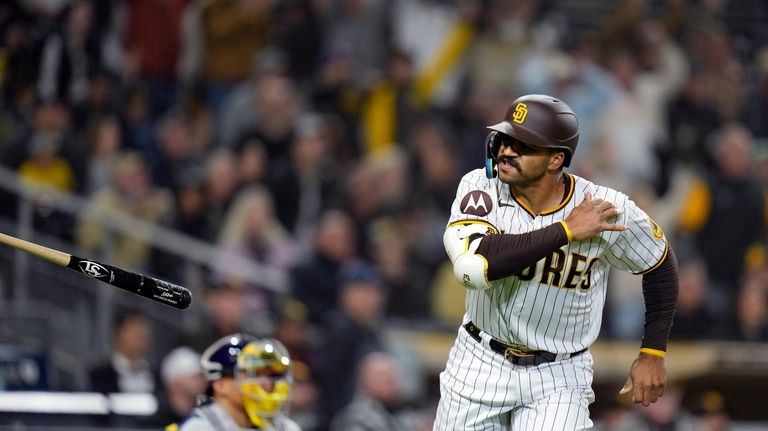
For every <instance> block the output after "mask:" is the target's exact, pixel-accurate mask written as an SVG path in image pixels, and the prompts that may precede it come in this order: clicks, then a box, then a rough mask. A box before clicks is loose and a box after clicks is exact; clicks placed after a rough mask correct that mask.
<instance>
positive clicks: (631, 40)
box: [0, 0, 768, 430]
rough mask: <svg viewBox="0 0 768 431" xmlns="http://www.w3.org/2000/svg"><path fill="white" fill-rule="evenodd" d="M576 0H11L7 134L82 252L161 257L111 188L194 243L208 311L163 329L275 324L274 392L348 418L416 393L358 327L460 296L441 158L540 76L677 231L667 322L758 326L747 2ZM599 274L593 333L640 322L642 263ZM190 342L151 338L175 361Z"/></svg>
mask: <svg viewBox="0 0 768 431" xmlns="http://www.w3.org/2000/svg"><path fill="white" fill-rule="evenodd" d="M586 3H594V2H579V1H575V0H570V1H534V0H517V1H504V0H282V1H276V0H109V1H88V0H10V1H4V2H3V3H2V5H0V86H1V88H2V93H0V162H1V163H2V165H4V166H5V167H7V168H8V169H11V170H14V171H15V172H17V173H18V175H19V177H20V178H22V179H23V180H24V181H26V182H28V183H30V184H35V185H41V186H46V187H51V188H54V189H57V190H59V191H62V192H69V193H74V194H78V195H81V196H84V197H86V198H87V199H88V202H89V204H88V208H87V209H86V210H85V214H84V216H83V217H81V218H79V219H73V218H71V217H68V216H67V215H64V214H60V213H58V212H56V211H49V210H47V209H46V208H45V207H39V208H38V209H37V211H36V213H35V224H36V227H37V228H38V229H41V230H43V231H45V232H47V233H49V234H52V235H56V236H58V237H60V238H62V239H64V240H68V241H72V242H73V243H75V244H77V247H78V249H79V250H81V251H82V252H83V253H84V254H86V255H89V256H99V255H103V254H104V253H106V252H107V251H108V252H109V255H110V256H111V261H112V262H113V263H114V264H115V265H118V266H123V267H126V268H131V269H136V270H142V271H147V272H150V273H152V274H156V275H158V276H161V277H165V278H168V279H171V280H178V279H179V278H180V277H181V274H179V273H177V271H178V269H179V268H180V266H179V265H178V264H177V263H178V262H177V261H176V260H175V259H177V258H176V257H172V256H166V255H163V253H161V252H160V251H158V250H153V249H152V247H150V246H149V245H148V244H146V243H144V242H142V241H139V240H136V239H135V238H133V237H129V236H120V235H112V234H110V233H109V232H107V231H106V230H105V229H104V227H103V226H102V225H101V224H99V223H97V222H95V221H94V217H93V216H95V215H97V214H99V213H100V212H103V211H105V210H107V209H109V210H118V211H122V212H125V213H127V214H130V215H132V216H134V217H137V218H139V219H141V220H144V221H147V222H150V223H157V224H161V225H163V226H166V227H168V228H170V229H174V230H177V231H179V232H182V233H184V234H187V235H190V236H193V237H196V238H199V239H201V240H204V241H207V242H210V243H212V244H215V245H216V246H217V247H218V248H219V250H220V256H221V257H220V260H219V261H218V262H217V264H216V265H215V268H214V269H213V270H211V271H210V273H209V274H208V276H207V277H206V286H205V292H206V295H205V303H206V309H207V310H208V311H209V316H208V317H209V318H208V319H207V321H206V324H205V325H204V327H201V328H196V329H194V330H190V331H189V334H184V335H183V336H182V337H180V340H179V342H178V344H179V345H184V346H186V347H187V348H189V349H191V351H193V352H198V353H199V352H200V351H201V350H202V349H203V348H204V347H205V346H207V345H209V344H210V343H211V342H212V341H214V340H216V339H218V338H219V337H221V336H222V335H225V334H229V333H233V332H236V331H238V330H249V331H252V332H254V331H255V332H260V331H261V332H263V328H265V327H270V328H272V330H271V332H272V333H273V334H274V335H275V336H276V337H277V338H278V339H280V340H281V341H283V343H285V344H286V346H288V348H289V349H290V350H291V354H292V356H294V358H295V359H296V362H297V363H298V364H300V366H298V367H297V369H296V387H295V390H294V399H293V401H292V402H293V404H294V406H293V412H294V415H295V416H296V417H297V418H299V421H300V422H301V423H302V425H303V426H304V427H305V429H318V430H320V429H331V428H330V427H331V426H332V424H334V426H337V427H338V428H337V429H344V426H345V425H339V424H340V423H342V422H343V421H354V420H355V417H356V415H360V414H363V413H361V412H355V411H354V409H356V408H363V409H365V408H371V407H370V403H368V404H366V403H360V402H359V397H360V396H362V397H367V398H366V399H371V400H375V402H376V403H381V405H384V406H387V407H391V408H390V409H376V411H377V412H379V413H380V414H388V413H387V412H391V411H395V409H394V407H395V406H396V405H398V404H399V403H401V399H402V398H403V397H404V398H406V399H408V398H410V400H411V401H413V398H417V397H414V392H418V391H414V390H412V388H411V390H410V393H408V392H409V391H408V390H406V389H408V388H407V386H408V385H407V382H403V383H402V386H403V388H401V389H397V382H393V381H390V382H389V384H391V385H393V387H395V389H392V390H393V391H395V392H397V390H401V391H402V392H403V394H400V395H398V394H397V393H395V394H393V393H385V394H380V393H377V392H376V391H374V393H369V392H370V391H369V392H366V390H368V389H370V388H380V387H381V386H383V385H385V383H382V382H378V383H370V382H368V381H367V380H366V379H369V380H370V379H375V378H378V379H387V378H390V377H391V379H396V377H395V376H394V375H390V373H388V370H389V368H387V367H389V366H390V361H391V358H390V357H389V356H385V355H383V354H381V353H378V355H379V356H367V355H368V354H369V353H371V352H380V351H383V350H386V341H385V340H384V339H383V337H382V331H383V328H384V327H385V325H386V324H387V322H391V321H408V322H417V323H428V324H430V325H437V326H439V325H444V327H454V326H455V325H456V323H458V322H459V321H460V319H461V314H462V313H463V288H462V287H461V286H460V285H459V284H458V283H457V282H455V281H454V280H453V278H452V271H451V270H450V266H449V265H450V262H448V260H447V257H446V255H445V251H444V249H443V245H442V234H443V230H444V228H445V222H446V220H447V217H448V215H449V213H450V206H451V203H452V201H453V199H454V197H455V196H454V195H453V194H454V193H455V189H456V185H457V184H458V181H459V179H460V178H461V176H462V175H463V174H464V173H466V172H467V171H469V170H471V169H475V168H478V167H481V164H482V148H481V144H482V142H483V138H484V136H485V132H484V130H485V129H484V127H485V126H486V125H489V124H494V123H496V122H498V121H500V118H499V115H500V113H503V112H505V110H506V107H507V105H508V104H509V103H510V101H511V100H513V99H514V98H515V97H517V96H518V95H521V94H528V93H542V94H552V95H554V96H557V97H560V98H562V99H563V100H565V101H567V103H568V104H569V105H570V106H571V107H573V109H574V111H575V112H576V114H577V116H578V118H579V121H580V133H581V134H580V139H579V147H578V150H577V151H576V154H575V158H574V162H573V164H572V171H573V172H574V173H576V174H578V175H582V176H585V177H587V178H590V179H593V180H595V182H599V183H601V184H605V185H607V186H610V187H613V188H617V189H619V190H623V191H625V192H626V193H627V194H628V195H629V196H630V197H631V198H632V199H633V200H635V201H636V202H637V203H638V204H639V205H640V206H641V207H642V208H644V209H645V210H646V211H647V212H648V213H649V214H650V215H651V216H652V217H653V218H654V220H655V221H656V222H658V224H659V225H660V226H662V227H663V228H664V229H665V233H666V235H667V236H668V237H670V239H671V241H672V242H673V243H674V244H675V249H676V251H677V254H678V257H679V260H680V274H681V280H680V281H681V285H680V298H679V307H678V312H677V316H676V321H675V326H674V328H673V331H672V337H673V338H683V339H685V338H696V339H702V338H705V339H728V340H744V341H768V261H767V260H766V237H765V226H766V221H767V220H768V218H767V217H768V208H767V207H766V186H768V25H766V23H768V5H766V3H764V2H752V1H746V0H741V1H739V0H731V1H728V0H722V1H719V0H698V1H697V0H673V1H668V2H667V1H642V0H622V1H619V2H610V1H604V2H597V3H598V4H601V6H599V7H597V6H593V8H594V10H587V11H586V12H585V11H584V9H585V7H584V4H586ZM579 11H581V13H579ZM594 11H598V12H600V13H599V14H597V13H594ZM3 199H11V198H10V197H6V196H3ZM14 208H15V207H14V206H13V205H10V204H8V205H6V204H4V205H2V207H1V208H0V212H1V213H2V215H4V216H8V217H16V214H14ZM106 247H109V250H107V249H106ZM236 256H246V257H248V258H250V259H253V260H255V261H258V262H261V263H263V264H265V265H268V266H270V267H273V268H277V269H280V270H284V271H286V272H287V273H288V274H290V280H291V283H290V292H289V294H288V295H278V294H275V293H273V292H272V291H271V290H270V289H268V288H267V287H268V286H259V285H256V284H253V283H245V282H243V281H242V280H240V279H239V278H238V277H237V270H236V268H232V267H231V266H232V262H235V261H236V259H232V257H236ZM608 295H609V302H608V306H607V310H608V311H607V313H606V316H605V319H606V323H605V324H604V325H603V328H604V330H605V334H604V335H603V336H604V337H606V338H607V337H614V338H619V339H624V338H626V339H637V337H639V335H640V334H641V333H642V325H643V315H644V310H643V307H642V306H641V304H642V289H641V286H640V278H639V277H630V276H626V275H624V274H623V273H618V272H617V273H616V274H615V275H613V276H612V280H611V286H610V288H609V293H608ZM619 316H620V317H621V318H619ZM265 321H268V322H269V323H270V325H267V326H265V325H264V322H265ZM121 323H122V321H121ZM118 344H119V343H115V345H118ZM133 347H134V349H135V348H136V346H133ZM139 347H140V346H139ZM139 353H140V352H139ZM188 353H189V350H184V351H182V352H181V353H179V352H176V354H175V355H173V356H171V355H170V354H169V355H168V357H169V358H170V359H176V360H179V361H183V360H186V362H182V363H183V364H185V367H182V368H183V370H184V371H188V370H192V371H194V366H193V365H189V364H190V361H189V360H188V357H189V355H188ZM129 356H130V355H129ZM134 356H136V359H137V360H144V358H143V356H142V355H141V354H139V355H134ZM364 358H366V359H365V360H364ZM360 364H362V365H363V366H362V367H360V378H359V380H355V378H354V373H353V372H352V371H351V370H355V369H357V368H358V365H360ZM153 366H157V368H160V367H159V366H160V364H159V363H158V364H153ZM366 367H368V368H370V367H378V368H381V369H383V370H384V371H371V370H368V369H367V368H366ZM164 368H165V369H167V370H174V367H164ZM175 371H177V372H171V371H168V372H167V373H164V374H167V375H164V376H163V379H165V381H166V382H170V381H171V380H172V379H173V378H177V377H179V376H182V374H183V373H180V372H178V371H179V370H178V369H175ZM97 375H98V373H93V374H92V376H97ZM145 377H146V376H145ZM141 381H142V382H144V383H146V385H148V386H147V387H150V386H152V387H154V385H157V387H158V388H159V387H160V386H161V385H163V384H164V383H163V382H162V379H159V380H157V381H154V380H152V379H150V378H146V379H144V380H141ZM102 383H103V382H102ZM134 383H136V381H134ZM94 387H99V386H98V383H94ZM118 389H119V388H118ZM174 390H175V391H180V393H181V395H179V397H176V398H174V400H178V401H175V403H176V404H178V405H180V406H187V407H186V408H187V409H188V408H189V406H190V405H193V403H191V404H190V402H189V400H187V401H186V402H185V401H184V400H185V398H184V395H183V392H184V390H183V389H180V390H179V389H174ZM174 393H175V392H174ZM355 393H358V398H357V400H358V401H357V403H353V404H350V401H351V400H352V399H353V397H354V396H355ZM360 394H362V395H360ZM406 395H408V396H406ZM377 397H378V398H377ZM371 402H373V401H371ZM183 410H185V408H180V411H178V412H176V413H175V414H176V415H177V416H183ZM169 411H172V409H171V410H169ZM341 411H343V413H340V414H339V415H336V413H337V412H341ZM411 413H414V412H411ZM173 416H174V414H169V415H167V416H166V417H163V418H162V420H166V419H168V418H171V419H173ZM334 416H335V417H336V421H335V422H334V421H333V418H334ZM401 419H402V420H404V421H407V422H408V423H420V422H429V421H427V420H425V419H424V418H419V417H418V414H412V415H411V416H409V417H407V418H404V419H403V418H399V419H398V420H401ZM302 421H303V422H302ZM384 423H387V422H386V420H385V421H384ZM404 423H405V422H404ZM390 425H391V423H390ZM421 425H422V426H421V427H422V428H423V424H421ZM402 426H403V427H404V428H403V429H405V427H406V425H402ZM409 426H410V425H409ZM416 428H418V426H414V429H416ZM384 429H391V428H384Z"/></svg>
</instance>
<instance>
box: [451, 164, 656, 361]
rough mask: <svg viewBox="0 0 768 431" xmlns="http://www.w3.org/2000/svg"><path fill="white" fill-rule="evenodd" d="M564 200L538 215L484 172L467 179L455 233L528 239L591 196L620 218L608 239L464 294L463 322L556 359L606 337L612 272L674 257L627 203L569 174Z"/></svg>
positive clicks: (577, 244)
mask: <svg viewBox="0 0 768 431" xmlns="http://www.w3.org/2000/svg"><path fill="white" fill-rule="evenodd" d="M564 177H565V181H566V184H565V185H566V193H565V195H564V199H563V201H562V202H561V203H560V205H559V206H557V207H556V208H552V209H551V210H547V211H543V212H542V213H540V214H538V215H537V214H534V213H533V211H531V210H530V209H529V208H527V207H526V205H525V204H524V203H522V201H520V200H518V199H516V198H515V196H514V195H513V194H512V193H511V191H510V187H509V186H508V185H506V184H504V183H502V182H501V181H499V179H498V178H494V179H491V180H489V179H487V178H486V176H485V172H484V171H483V170H482V169H477V170H474V171H472V172H469V173H468V174H466V175H465V176H464V178H462V180H461V183H460V185H459V188H458V192H457V195H456V199H455V200H454V203H453V207H452V209H451V218H450V221H449V225H451V224H455V223H486V224H488V225H489V228H490V229H489V230H490V231H495V232H497V233H509V234H516V233H525V232H529V231H533V230H537V229H540V228H543V227H546V226H549V225H551V224H553V223H557V222H559V221H561V220H564V219H565V218H566V217H567V216H568V214H569V213H570V212H571V210H572V209H573V208H574V207H576V206H577V205H579V204H580V203H581V201H582V200H583V199H584V193H585V192H589V193H591V194H592V197H593V198H594V199H603V200H605V201H608V202H611V203H613V204H614V205H615V206H616V208H618V209H619V210H621V211H622V214H621V215H619V216H618V217H617V218H616V220H615V221H613V222H615V223H616V224H623V225H626V226H627V229H626V230H625V231H606V232H602V233H600V234H598V235H595V236H594V237H592V238H591V239H589V240H586V241H573V242H570V243H569V244H567V245H565V246H563V247H561V248H560V249H557V250H555V251H554V252H553V253H552V254H551V255H549V256H547V257H545V258H543V259H541V260H540V261H538V262H537V263H536V264H534V265H532V266H530V267H528V268H526V269H524V270H522V271H520V272H519V273H518V274H516V275H514V276H510V277H506V278H503V279H500V280H495V281H493V282H492V286H491V288H490V289H487V290H471V289H467V292H466V316H465V320H471V321H473V322H474V323H475V324H476V325H477V326H478V327H479V328H481V329H483V330H484V331H486V332H487V333H489V334H490V335H491V336H493V337H494V338H496V339H498V340H500V341H503V342H505V343H507V344H512V345H520V346H521V347H524V348H527V349H532V350H545V351H549V352H553V353H572V352H577V351H579V350H582V349H584V348H586V347H588V346H590V345H591V344H592V343H593V342H594V341H595V339H596V338H597V335H598V332H599V330H600V324H601V319H602V311H603V306H604V305H605V298H606V282H607V275H608V269H609V266H614V267H616V268H618V269H621V270H623V271H627V272H631V273H636V274H641V273H644V272H647V271H650V270H652V269H654V268H655V267H656V266H657V265H659V264H660V263H661V262H662V261H663V259H664V257H665V255H666V253H667V250H668V245H667V239H666V237H665V236H664V234H663V232H662V231H661V229H660V228H659V227H658V225H657V224H656V223H655V222H654V221H653V220H651V219H650V218H649V217H648V215H647V214H646V213H645V212H644V211H643V210H641V209H640V208H638V207H637V205H635V203H634V202H633V201H631V200H630V199H629V198H628V197H627V196H626V195H624V194H622V193H620V192H617V191H615V190H612V189H610V188H607V187H603V186H599V185H596V184H594V183H592V182H590V181H588V180H586V179H584V178H580V177H578V176H576V175H572V174H569V173H564Z"/></svg>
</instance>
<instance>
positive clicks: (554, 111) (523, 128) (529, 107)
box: [484, 94, 579, 178]
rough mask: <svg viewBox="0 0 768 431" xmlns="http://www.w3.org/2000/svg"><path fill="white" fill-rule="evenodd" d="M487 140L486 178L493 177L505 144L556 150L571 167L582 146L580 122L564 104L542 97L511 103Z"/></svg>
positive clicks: (535, 95) (564, 164) (527, 97)
mask: <svg viewBox="0 0 768 431" xmlns="http://www.w3.org/2000/svg"><path fill="white" fill-rule="evenodd" d="M488 129H490V130H491V132H490V133H489V134H488V136H487V137H486V138H485V145H484V147H485V175H486V176H487V177H488V178H494V177H496V175H497V171H496V156H497V155H498V154H499V150H500V149H501V146H502V144H503V143H504V142H505V141H506V142H508V141H511V140H512V139H517V140H519V141H520V142H522V143H524V144H526V145H529V146H532V147H544V148H554V149H556V150H558V151H562V152H563V153H564V154H565V160H564V161H563V166H566V167H567V166H569V165H570V164H571V159H572V158H573V153H574V152H575V151H576V145H577V144H578V143H579V121H578V119H577V118H576V114H574V113H573V110H572V109H571V107H570V106H568V105H567V104H566V103H565V102H563V101H561V100H559V99H555V98H554V97H550V96H545V95H541V94H529V95H527V96H522V97H519V98H518V99H516V100H515V101H514V102H512V105H511V106H510V107H509V109H508V110H507V113H506V115H505V116H504V121H502V122H500V123H498V124H494V125H492V126H488Z"/></svg>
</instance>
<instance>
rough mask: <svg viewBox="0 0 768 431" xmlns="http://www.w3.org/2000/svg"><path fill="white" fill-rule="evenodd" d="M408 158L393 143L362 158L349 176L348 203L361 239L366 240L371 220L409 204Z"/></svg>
mask: <svg viewBox="0 0 768 431" xmlns="http://www.w3.org/2000/svg"><path fill="white" fill-rule="evenodd" d="M408 162H409V158H408V155H407V154H406V152H405V151H403V150H402V149H400V148H398V147H393V148H392V149H390V150H389V151H386V152H385V151H380V152H378V153H374V154H370V155H368V156H366V157H365V158H363V159H361V160H360V161H359V162H358V163H357V164H356V165H355V166H354V167H353V171H352V172H350V173H349V175H348V176H347V187H348V189H347V196H346V198H347V199H348V203H347V205H348V208H349V211H350V215H351V216H352V218H353V219H354V221H355V223H356V225H357V227H358V229H359V230H358V232H359V235H360V237H361V239H362V241H361V243H365V241H366V238H365V233H366V232H365V226H367V225H368V224H369V223H370V222H372V221H373V220H376V219H377V218H378V217H380V216H383V215H388V214H393V213H396V212H398V211H400V210H403V209H404V208H407V204H408V197H409V195H408V192H409V191H411V190H410V187H411V185H410V184H409V182H408Z"/></svg>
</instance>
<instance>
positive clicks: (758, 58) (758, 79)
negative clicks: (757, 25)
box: [744, 46, 768, 139]
mask: <svg viewBox="0 0 768 431" xmlns="http://www.w3.org/2000/svg"><path fill="white" fill-rule="evenodd" d="M754 69H755V77H754V82H753V85H752V87H751V88H750V91H749V93H748V97H749V99H748V101H747V107H746V110H745V113H744V118H745V120H744V121H745V122H746V125H747V126H748V127H749V130H751V131H752V133H754V135H755V137H756V138H758V139H766V138H768V121H766V112H768V46H765V47H763V48H762V49H761V50H760V51H759V52H758V53H757V54H756V55H755V62H754Z"/></svg>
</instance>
